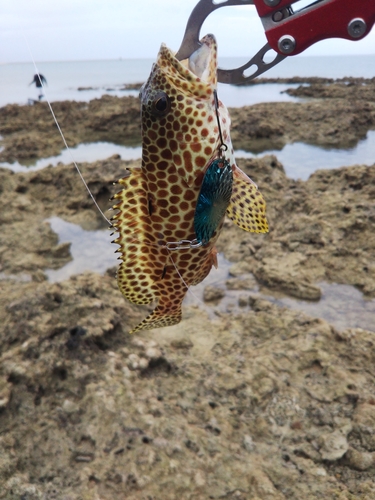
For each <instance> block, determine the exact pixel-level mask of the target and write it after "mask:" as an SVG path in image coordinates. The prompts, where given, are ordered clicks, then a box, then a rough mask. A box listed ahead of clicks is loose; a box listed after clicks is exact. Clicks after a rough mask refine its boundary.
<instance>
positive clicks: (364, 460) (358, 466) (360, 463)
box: [345, 448, 375, 471]
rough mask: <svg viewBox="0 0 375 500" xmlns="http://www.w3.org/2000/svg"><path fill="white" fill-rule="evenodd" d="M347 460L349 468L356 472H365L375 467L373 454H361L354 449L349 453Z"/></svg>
mask: <svg viewBox="0 0 375 500" xmlns="http://www.w3.org/2000/svg"><path fill="white" fill-rule="evenodd" d="M345 458H346V460H347V463H348V465H349V467H350V468H351V469H354V470H359V471H364V470H367V469H369V468H370V467H373V466H374V465H375V457H374V454H373V453H366V452H361V451H357V450H355V449H353V448H350V449H349V450H348V451H347V453H346V455H345Z"/></svg>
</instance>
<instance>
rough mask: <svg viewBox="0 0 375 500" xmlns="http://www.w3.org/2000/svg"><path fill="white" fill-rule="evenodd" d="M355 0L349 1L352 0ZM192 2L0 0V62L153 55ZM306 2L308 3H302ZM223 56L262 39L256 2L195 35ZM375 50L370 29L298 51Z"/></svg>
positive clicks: (221, 15)
mask: <svg viewBox="0 0 375 500" xmlns="http://www.w3.org/2000/svg"><path fill="white" fill-rule="evenodd" d="M353 1H354V0H353ZM196 3H197V0H0V63H7V62H20V61H27V62H29V61H30V55H29V51H28V48H27V44H26V42H25V37H26V39H27V40H28V43H29V45H30V48H31V51H32V53H33V56H34V58H35V59H36V61H67V60H89V59H117V58H143V57H148V58H154V57H155V56H156V54H157V52H158V49H159V46H160V43H161V42H165V43H166V44H167V45H168V46H169V47H170V48H172V49H174V50H177V49H178V48H179V46H180V43H181V40H182V36H183V33H184V30H185V25H186V22H187V19H188V17H189V14H190V12H191V10H192V9H193V7H194V6H195V4H196ZM304 3H306V1H304ZM209 32H211V33H214V34H215V35H216V37H217V39H218V43H219V54H220V55H221V56H249V58H250V56H252V55H254V54H255V53H256V52H257V51H258V49H259V48H261V47H262V46H263V45H264V44H265V42H266V38H265V35H264V31H263V27H262V24H261V21H260V20H259V18H258V17H257V15H256V11H255V7H253V6H240V7H225V8H222V9H219V10H218V11H216V12H214V13H213V14H211V15H210V16H209V18H208V19H207V21H206V23H205V24H204V26H203V29H202V31H201V34H202V35H204V34H206V33H209ZM335 54H341V55H342V54H375V30H372V32H371V33H370V35H368V36H367V37H366V38H365V39H363V40H361V41H358V42H349V41H347V40H338V39H336V40H329V41H328V40H327V41H323V42H320V43H318V44H316V45H315V46H314V47H312V48H310V49H308V50H307V51H305V52H304V55H335Z"/></svg>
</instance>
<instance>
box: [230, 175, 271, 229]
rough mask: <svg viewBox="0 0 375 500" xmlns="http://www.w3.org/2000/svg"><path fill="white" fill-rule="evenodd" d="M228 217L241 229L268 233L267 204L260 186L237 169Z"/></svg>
mask: <svg viewBox="0 0 375 500" xmlns="http://www.w3.org/2000/svg"><path fill="white" fill-rule="evenodd" d="M227 216H228V217H229V218H230V219H232V221H233V222H234V223H235V224H237V226H239V227H240V228H241V229H244V230H245V231H249V232H251V233H268V222H267V218H266V202H265V201H264V198H263V196H262V194H261V193H260V192H259V191H258V186H257V185H256V184H255V183H254V182H253V181H252V180H251V179H250V178H249V177H247V175H246V174H244V172H242V170H240V169H239V168H238V167H236V168H235V169H234V171H233V189H232V196H231V199H230V203H229V205H228V208H227Z"/></svg>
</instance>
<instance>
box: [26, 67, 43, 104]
mask: <svg viewBox="0 0 375 500" xmlns="http://www.w3.org/2000/svg"><path fill="white" fill-rule="evenodd" d="M33 83H35V87H36V88H37V89H40V90H39V92H38V99H39V101H40V100H41V99H43V97H44V94H43V85H47V80H46V79H45V77H44V76H43V75H42V74H41V73H36V74H35V75H34V78H33V80H32V82H30V83H29V86H30V85H32V84H33Z"/></svg>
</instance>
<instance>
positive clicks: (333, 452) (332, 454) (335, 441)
mask: <svg viewBox="0 0 375 500" xmlns="http://www.w3.org/2000/svg"><path fill="white" fill-rule="evenodd" d="M320 445H321V446H320V449H319V452H320V455H321V457H322V459H323V460H328V461H330V462H333V461H335V460H338V459H339V458H341V457H342V456H344V455H345V453H346V452H347V451H348V448H349V444H348V441H347V439H346V437H345V436H343V434H342V433H341V432H340V431H334V432H331V433H330V434H325V435H323V436H321V437H320Z"/></svg>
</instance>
